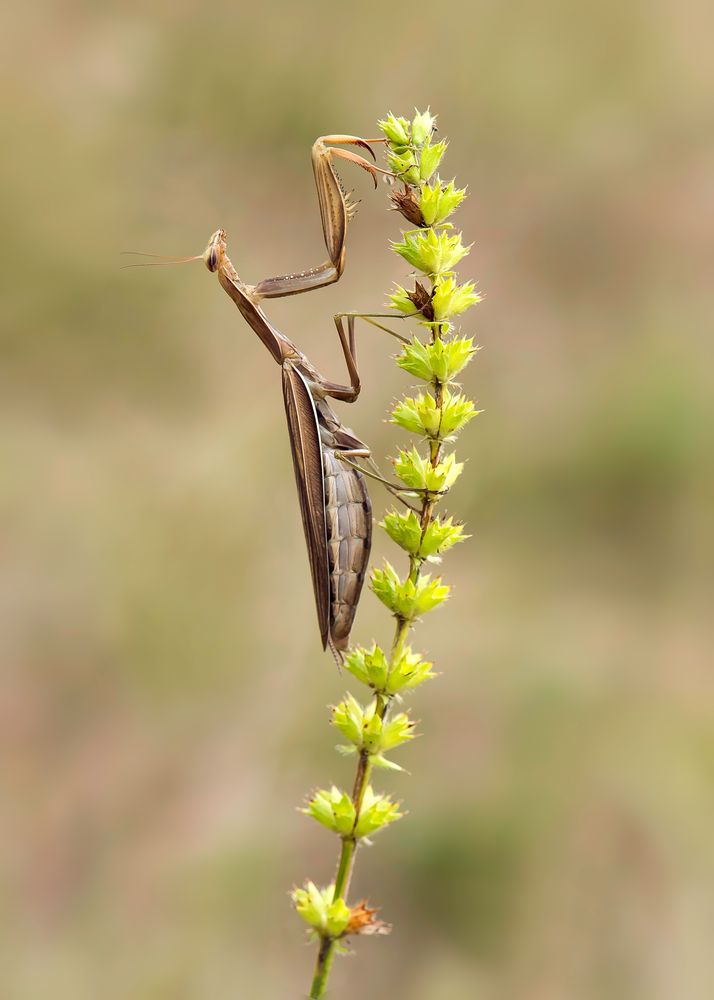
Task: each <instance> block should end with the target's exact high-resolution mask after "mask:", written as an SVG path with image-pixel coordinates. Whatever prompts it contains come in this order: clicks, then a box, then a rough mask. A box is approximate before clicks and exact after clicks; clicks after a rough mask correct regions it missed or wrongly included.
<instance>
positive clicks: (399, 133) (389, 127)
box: [377, 112, 412, 150]
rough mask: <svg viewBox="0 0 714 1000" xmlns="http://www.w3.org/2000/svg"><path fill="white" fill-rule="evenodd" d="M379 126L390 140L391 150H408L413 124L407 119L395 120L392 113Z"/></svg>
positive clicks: (378, 123)
mask: <svg viewBox="0 0 714 1000" xmlns="http://www.w3.org/2000/svg"><path fill="white" fill-rule="evenodd" d="M377 125H378V126H379V128H380V129H381V130H382V132H383V133H384V135H385V137H386V138H387V139H388V140H389V143H390V149H392V150H398V149H406V148H407V147H408V146H409V144H410V142H411V129H412V126H411V122H409V121H407V119H406V118H395V117H394V115H393V114H392V113H391V112H390V113H389V114H388V115H387V117H386V118H385V119H384V120H383V121H379V122H377Z"/></svg>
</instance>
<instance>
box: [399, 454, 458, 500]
mask: <svg viewBox="0 0 714 1000" xmlns="http://www.w3.org/2000/svg"><path fill="white" fill-rule="evenodd" d="M463 468H464V466H463V462H457V461H456V456H455V455H454V454H453V452H452V453H451V454H450V455H447V456H446V458H444V459H443V461H441V462H438V463H437V464H436V465H432V464H431V461H430V460H429V458H427V457H424V456H422V455H420V454H419V452H418V451H417V450H416V448H410V449H409V451H400V452H399V457H398V458H397V459H395V462H394V471H395V472H396V474H397V475H398V476H399V478H400V479H401V481H402V482H403V483H404V485H405V486H408V487H410V489H413V490H428V491H429V492H430V493H444V492H445V491H446V490H448V489H450V488H451V487H452V486H453V485H454V483H455V482H456V480H457V479H458V478H459V476H460V475H461V472H462V471H463Z"/></svg>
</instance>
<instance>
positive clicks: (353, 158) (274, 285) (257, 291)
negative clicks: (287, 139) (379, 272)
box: [250, 135, 393, 302]
mask: <svg viewBox="0 0 714 1000" xmlns="http://www.w3.org/2000/svg"><path fill="white" fill-rule="evenodd" d="M328 143H329V144H331V145H332V146H335V145H336V146H343V145H350V146H360V147H361V148H362V149H366V150H367V151H368V152H369V153H370V154H371V156H372V158H373V159H374V152H373V150H372V147H371V146H370V145H369V143H368V142H366V141H365V140H364V139H360V138H359V137H358V136H354V135H323V136H320V138H319V139H317V140H316V141H315V143H314V145H313V147H312V169H313V173H314V175H315V186H316V187H317V198H318V201H319V204H320V219H321V221H322V233H323V236H324V239H325V246H326V248H327V253H328V258H329V259H328V260H326V261H325V262H324V264H319V265H318V266H317V267H311V268H309V269H308V270H305V271H298V272H296V273H295V274H282V275H278V276H277V277H275V278H265V279H264V280H263V281H260V282H258V284H257V285H253V286H252V287H251V289H250V295H251V298H253V299H254V301H255V302H259V301H260V300H261V299H273V298H280V297H281V296H285V295H298V294H300V292H307V291H310V290H311V289H313V288H321V287H322V286H323V285H329V284H332V282H334V281H338V280H339V278H340V275H341V274H342V271H343V270H344V266H345V241H346V237H347V223H348V222H349V220H350V219H351V218H352V215H353V214H354V210H355V206H354V203H353V202H351V201H350V199H349V197H348V196H347V194H346V193H345V191H344V188H343V187H342V183H341V181H340V178H339V177H338V175H337V172H336V170H335V166H334V162H333V161H334V160H335V159H342V160H347V161H348V162H350V163H356V164H357V166H359V167H362V169H363V170H366V171H367V172H368V173H369V174H371V176H372V179H373V180H374V186H375V187H376V186H377V175H378V174H387V175H388V176H393V175H392V174H391V173H390V172H389V171H388V170H382V168H381V167H376V166H375V165H374V164H373V163H370V162H369V160H366V159H365V158H364V157H363V156H358V154H357V153H352V152H350V151H349V150H346V149H339V148H338V149H331V148H330V146H329V145H328Z"/></svg>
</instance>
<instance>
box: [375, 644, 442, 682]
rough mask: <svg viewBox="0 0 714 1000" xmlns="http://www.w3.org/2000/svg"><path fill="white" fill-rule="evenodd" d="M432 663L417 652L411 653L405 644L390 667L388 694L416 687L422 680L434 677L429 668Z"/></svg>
mask: <svg viewBox="0 0 714 1000" xmlns="http://www.w3.org/2000/svg"><path fill="white" fill-rule="evenodd" d="M432 666H433V664H431V663H429V662H428V661H427V660H422V658H421V656H419V654H418V653H412V651H411V649H410V648H409V647H408V646H407V647H406V648H405V649H404V650H403V651H402V654H401V656H400V657H399V659H398V660H397V662H396V663H395V664H394V666H393V667H392V671H391V673H390V675H389V682H388V684H387V693H388V694H399V693H400V692H401V691H405V690H408V689H411V688H415V687H418V686H419V685H420V684H423V683H424V681H428V680H430V679H431V678H432V677H436V674H435V673H434V672H433V670H432V669H431V668H432Z"/></svg>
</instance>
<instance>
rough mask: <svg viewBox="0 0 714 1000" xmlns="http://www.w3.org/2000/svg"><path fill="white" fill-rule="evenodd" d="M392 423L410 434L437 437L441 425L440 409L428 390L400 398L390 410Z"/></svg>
mask: <svg viewBox="0 0 714 1000" xmlns="http://www.w3.org/2000/svg"><path fill="white" fill-rule="evenodd" d="M392 423H393V424H398V425H399V426H400V427H403V428H404V429H405V430H407V431H411V433H412V434H420V435H422V436H423V437H430V438H438V436H439V432H440V427H441V410H440V408H439V407H438V406H437V402H436V399H435V398H434V396H432V394H431V393H430V392H427V393H426V395H423V394H422V393H420V394H419V395H418V396H417V397H416V398H410V397H407V398H406V399H400V400H399V402H398V403H397V405H396V406H395V407H394V409H393V410H392Z"/></svg>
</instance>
